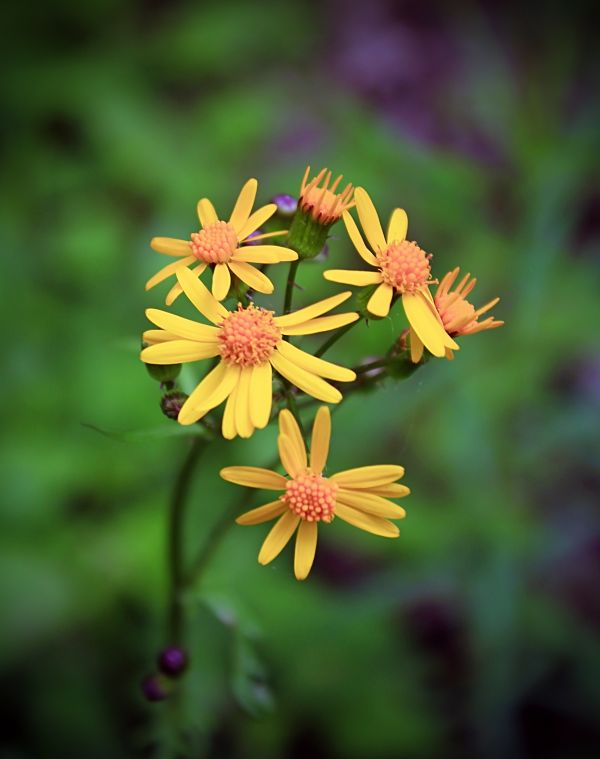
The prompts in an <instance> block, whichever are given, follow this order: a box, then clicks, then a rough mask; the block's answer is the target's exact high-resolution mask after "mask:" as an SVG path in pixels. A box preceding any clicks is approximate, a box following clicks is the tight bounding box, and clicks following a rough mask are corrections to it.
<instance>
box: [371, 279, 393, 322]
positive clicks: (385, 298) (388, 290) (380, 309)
mask: <svg viewBox="0 0 600 759" xmlns="http://www.w3.org/2000/svg"><path fill="white" fill-rule="evenodd" d="M393 295H394V288H393V287H392V286H391V285H386V284H385V282H383V283H382V284H380V285H379V287H378V288H377V290H375V292H374V293H373V295H371V297H370V298H369V302H368V303H367V311H369V312H370V313H372V314H373V316H381V317H382V318H383V317H384V316H387V315H388V314H389V312H390V304H391V302H392V297H393Z"/></svg>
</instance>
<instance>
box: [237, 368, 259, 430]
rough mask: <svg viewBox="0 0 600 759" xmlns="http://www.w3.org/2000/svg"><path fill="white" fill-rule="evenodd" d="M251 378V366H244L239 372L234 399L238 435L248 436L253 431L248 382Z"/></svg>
mask: <svg viewBox="0 0 600 759" xmlns="http://www.w3.org/2000/svg"><path fill="white" fill-rule="evenodd" d="M251 380H252V368H251V367H249V366H248V367H244V368H243V369H242V371H241V372H240V379H239V383H238V388H237V398H236V400H235V426H236V429H237V433H238V435H239V436H240V437H244V438H248V437H250V436H251V435H252V433H253V432H254V425H253V424H252V421H251V419H250V403H251V400H250V382H251Z"/></svg>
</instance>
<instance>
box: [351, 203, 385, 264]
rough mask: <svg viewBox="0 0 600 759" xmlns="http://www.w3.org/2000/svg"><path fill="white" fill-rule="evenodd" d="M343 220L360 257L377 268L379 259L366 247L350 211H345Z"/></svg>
mask: <svg viewBox="0 0 600 759" xmlns="http://www.w3.org/2000/svg"><path fill="white" fill-rule="evenodd" d="M342 218H343V220H344V224H345V225H346V231H347V232H348V235H349V237H350V239H351V240H352V243H353V245H354V247H355V248H356V250H357V252H358V255H359V256H360V257H361V258H362V259H363V261H366V262H367V263H368V264H371V266H377V265H378V264H377V259H376V258H375V256H374V255H373V253H371V251H370V250H369V249H368V248H367V246H366V245H365V241H364V240H363V238H362V235H361V233H360V232H359V230H358V227H357V226H356V222H355V221H354V219H353V218H352V216H351V215H350V214H349V213H348V211H344V213H343V214H342Z"/></svg>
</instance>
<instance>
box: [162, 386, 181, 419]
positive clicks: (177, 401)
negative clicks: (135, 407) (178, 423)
mask: <svg viewBox="0 0 600 759" xmlns="http://www.w3.org/2000/svg"><path fill="white" fill-rule="evenodd" d="M186 400H187V395H186V394H185V393H182V392H181V391H180V390H171V391H170V392H168V393H165V394H164V395H163V397H162V398H161V399H160V410H161V411H162V412H163V414H164V415H165V416H167V417H168V418H169V419H177V417H178V416H179V412H180V411H181V407H182V406H183V404H184V403H185V402H186Z"/></svg>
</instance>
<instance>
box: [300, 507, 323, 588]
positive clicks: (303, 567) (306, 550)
mask: <svg viewBox="0 0 600 759" xmlns="http://www.w3.org/2000/svg"><path fill="white" fill-rule="evenodd" d="M318 533H319V528H318V527H317V523H316V522H307V521H306V520H304V519H303V520H302V521H301V522H300V525H299V527H298V532H297V533H296V550H295V551H294V574H295V575H296V579H297V580H306V578H307V577H308V574H309V572H310V570H311V567H312V565H313V561H314V560H315V552H316V550H317V535H318Z"/></svg>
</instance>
